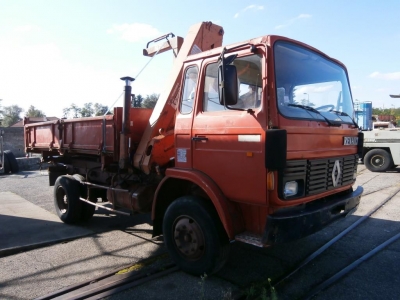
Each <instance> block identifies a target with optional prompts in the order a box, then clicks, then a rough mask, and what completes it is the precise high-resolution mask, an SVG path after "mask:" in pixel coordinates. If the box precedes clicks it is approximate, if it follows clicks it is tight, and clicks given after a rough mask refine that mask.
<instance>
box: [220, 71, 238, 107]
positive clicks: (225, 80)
mask: <svg viewBox="0 0 400 300" xmlns="http://www.w3.org/2000/svg"><path fill="white" fill-rule="evenodd" d="M218 86H219V103H220V104H221V105H225V106H226V105H235V104H237V101H238V90H239V89H238V82H237V71H236V66H234V65H225V68H224V70H222V66H219V68H218ZM224 99H225V103H224Z"/></svg>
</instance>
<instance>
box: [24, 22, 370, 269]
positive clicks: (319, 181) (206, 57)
mask: <svg viewBox="0 0 400 300" xmlns="http://www.w3.org/2000/svg"><path fill="white" fill-rule="evenodd" d="M223 34H224V31H223V28H222V27H220V26H218V25H215V24H212V23H210V22H203V23H200V24H196V25H194V26H192V27H191V28H190V30H189V33H188V35H187V36H186V38H185V39H183V38H181V37H177V36H174V35H173V34H167V35H165V36H162V37H160V38H158V39H156V40H153V41H151V42H149V44H147V48H146V49H145V50H144V51H143V53H144V55H147V56H154V55H156V54H159V53H161V52H164V51H167V50H172V51H173V53H174V55H175V60H174V65H173V68H172V70H171V74H170V76H169V77H168V83H167V86H166V89H165V92H164V93H162V94H161V95H160V98H159V100H158V102H157V105H156V106H155V108H154V110H152V109H143V108H132V107H131V105H130V103H131V96H132V88H131V82H132V81H133V80H134V79H133V78H130V77H124V78H121V79H122V80H124V82H125V101H124V108H120V107H118V108H114V111H113V114H112V115H106V116H104V117H92V118H78V119H60V120H56V121H51V122H43V123H35V124H26V125H25V143H26V144H25V145H26V152H34V153H42V156H43V160H44V161H47V162H51V163H52V165H51V167H50V168H49V182H50V185H52V186H53V185H54V204H55V207H56V210H57V213H58V215H59V217H60V218H61V220H62V221H64V222H65V223H79V222H82V221H86V220H88V219H90V218H91V217H92V216H93V213H94V209H95V205H99V204H98V203H99V202H109V203H111V204H112V208H110V209H113V210H115V211H116V212H119V213H123V214H132V215H133V214H134V213H149V212H151V217H152V221H153V235H154V236H158V235H161V234H162V235H163V236H164V241H165V245H166V247H167V249H168V251H169V253H170V256H171V257H172V259H173V260H175V262H176V263H177V264H178V265H179V266H180V267H181V268H182V269H183V270H184V271H186V272H189V273H192V274H197V275H199V274H204V273H212V272H215V271H217V270H218V269H220V268H221V267H222V266H223V264H224V262H225V261H226V259H227V257H228V253H229V245H230V242H232V241H241V242H244V243H249V244H253V245H256V246H260V247H265V246H269V245H273V244H278V243H283V242H288V241H292V240H295V239H299V238H302V237H304V236H307V235H309V234H312V233H314V232H316V231H318V230H320V229H322V228H324V227H325V226H326V225H327V224H329V223H330V222H332V221H333V220H336V219H337V218H339V217H341V216H345V215H346V214H348V213H349V212H351V211H353V210H354V209H356V207H357V206H358V204H359V201H360V198H361V194H362V188H361V187H357V188H356V189H353V185H354V183H355V180H356V171H357V161H358V158H359V155H360V153H361V151H362V145H363V141H362V139H363V136H362V133H361V132H359V130H358V127H357V124H355V122H354V120H353V116H354V110H353V102H352V95H351V91H350V86H349V81H348V75H347V70H346V68H345V66H344V65H343V64H342V63H340V62H339V61H337V60H335V59H332V58H330V57H329V56H327V55H325V54H324V53H322V52H320V51H318V50H317V49H314V48H312V47H310V46H308V45H306V44H304V43H301V42H298V41H294V40H292V39H288V38H285V37H281V36H274V35H267V36H262V37H258V38H254V39H250V40H247V41H244V42H241V43H236V44H233V45H229V46H225V47H222V37H223Z"/></svg>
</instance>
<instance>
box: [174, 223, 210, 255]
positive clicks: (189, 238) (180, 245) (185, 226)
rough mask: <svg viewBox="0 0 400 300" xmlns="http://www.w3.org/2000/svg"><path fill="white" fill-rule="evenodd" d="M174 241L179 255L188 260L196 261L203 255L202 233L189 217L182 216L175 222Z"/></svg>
mask: <svg viewBox="0 0 400 300" xmlns="http://www.w3.org/2000/svg"><path fill="white" fill-rule="evenodd" d="M174 241H175V246H176V248H177V249H178V251H179V253H180V254H181V255H182V256H183V257H185V258H186V259H188V260H197V259H199V258H200V257H201V256H203V254H204V251H205V244H204V235H203V231H202V230H201V228H200V226H199V225H198V224H197V223H196V221H195V220H193V219H192V218H190V217H187V216H183V217H180V218H178V219H177V220H176V221H175V223H174Z"/></svg>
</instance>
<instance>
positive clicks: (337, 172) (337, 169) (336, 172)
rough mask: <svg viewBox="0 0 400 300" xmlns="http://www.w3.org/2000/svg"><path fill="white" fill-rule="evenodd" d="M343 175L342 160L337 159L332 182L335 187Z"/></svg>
mask: <svg viewBox="0 0 400 300" xmlns="http://www.w3.org/2000/svg"><path fill="white" fill-rule="evenodd" d="M341 175H342V170H340V161H339V160H335V164H334V165H333V170H332V183H333V186H334V187H337V185H338V184H339V179H340V176H341Z"/></svg>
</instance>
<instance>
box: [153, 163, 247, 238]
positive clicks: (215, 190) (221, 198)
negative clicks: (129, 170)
mask: <svg viewBox="0 0 400 300" xmlns="http://www.w3.org/2000/svg"><path fill="white" fill-rule="evenodd" d="M171 178H175V179H182V180H186V181H190V182H193V183H194V184H196V185H198V186H199V187H200V188H201V189H203V191H204V192H205V193H206V194H207V195H208V197H209V198H210V199H211V201H212V203H213V205H214V207H215V209H216V211H217V213H218V216H219V218H220V220H221V222H222V225H223V226H224V228H225V231H226V233H227V235H228V237H229V239H231V240H232V239H233V238H234V236H235V231H237V230H235V228H234V226H233V222H232V213H233V214H236V213H237V212H236V209H235V207H234V206H233V205H232V204H231V203H229V201H228V200H227V199H226V197H225V195H224V194H223V193H222V191H221V189H220V188H219V187H218V185H217V184H216V183H215V182H214V181H213V180H212V179H211V178H210V177H208V176H207V175H206V174H204V173H202V172H200V171H197V170H188V169H177V168H170V169H167V170H166V176H165V177H164V178H163V179H162V181H161V182H160V184H159V185H158V187H157V190H156V192H155V195H154V201H153V207H152V213H151V218H152V220H154V219H155V209H156V206H157V201H158V199H159V198H160V197H159V192H160V190H161V188H162V186H163V185H164V184H165V183H166V182H167V181H168V179H171ZM240 219H241V218H239V220H240ZM239 220H238V221H239ZM238 223H239V222H238ZM237 225H239V224H237ZM237 225H236V226H235V227H237ZM236 233H237V232H236Z"/></svg>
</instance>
